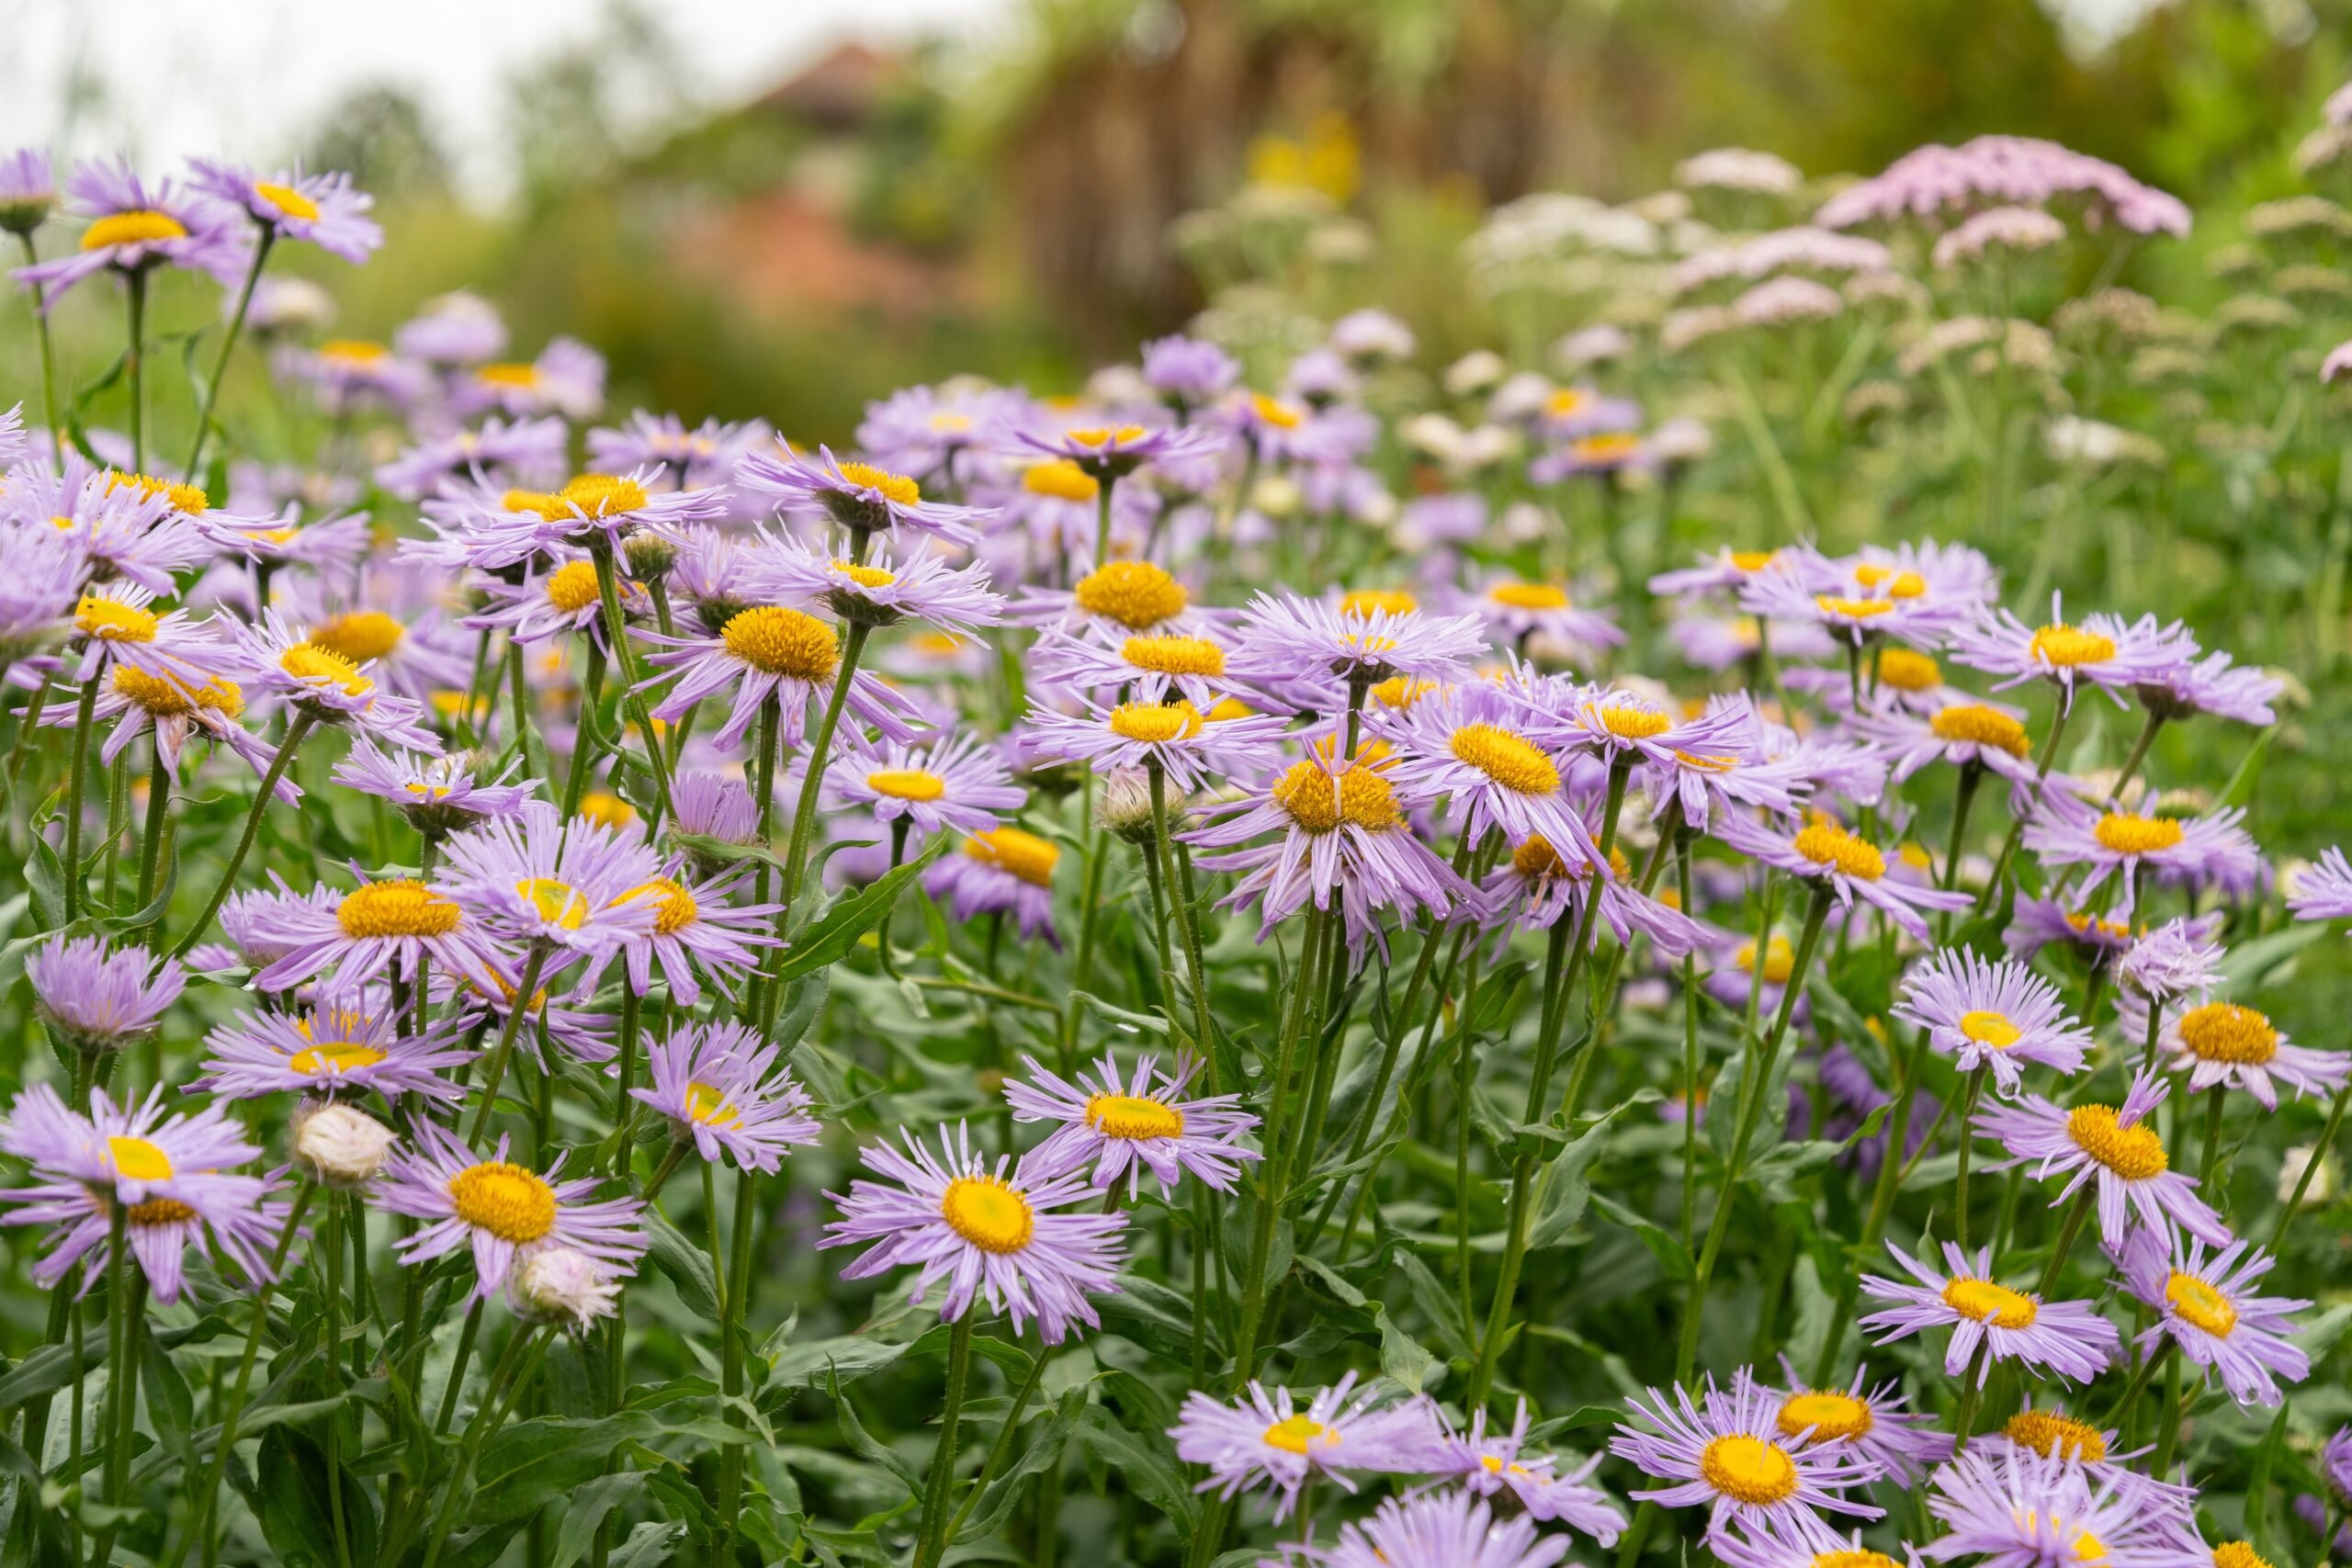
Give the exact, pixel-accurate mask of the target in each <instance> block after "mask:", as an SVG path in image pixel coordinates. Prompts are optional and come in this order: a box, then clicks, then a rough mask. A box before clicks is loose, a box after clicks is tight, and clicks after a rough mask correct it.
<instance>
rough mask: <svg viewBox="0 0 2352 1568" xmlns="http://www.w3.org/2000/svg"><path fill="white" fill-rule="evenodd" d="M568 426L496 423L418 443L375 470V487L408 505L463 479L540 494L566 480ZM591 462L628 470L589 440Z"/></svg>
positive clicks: (533, 421) (552, 422) (547, 422)
mask: <svg viewBox="0 0 2352 1568" xmlns="http://www.w3.org/2000/svg"><path fill="white" fill-rule="evenodd" d="M564 441H565V433H564V427H563V421H561V420H560V419H553V418H548V419H518V420H515V421H512V422H509V421H506V420H502V419H497V418H491V419H486V420H484V421H482V423H481V428H480V429H478V430H460V431H458V432H456V433H455V434H449V435H440V436H435V437H432V438H430V439H428V440H424V441H420V442H418V443H417V444H416V445H415V446H411V447H410V448H409V449H408V450H407V451H405V452H402V453H401V455H400V456H399V457H395V458H393V459H392V460H391V461H390V462H389V463H386V464H383V465H382V466H380V467H379V468H377V470H376V482H377V483H378V484H379V485H381V486H382V487H383V488H384V489H386V490H388V491H391V493H392V494H394V495H397V496H399V497H401V499H402V500H404V501H421V500H423V499H424V497H425V496H428V495H431V494H433V493H434V492H435V491H437V490H439V489H440V488H441V485H442V484H443V482H444V481H445V480H448V479H457V478H458V477H460V476H462V477H464V478H467V479H472V480H474V481H475V482H476V483H478V484H485V485H487V484H514V485H518V486H520V487H522V488H523V489H524V490H525V491H536V490H538V489H540V488H542V487H544V486H548V485H553V484H557V483H559V482H560V481H561V479H562V478H563V470H564V461H563V457H564ZM589 452H590V458H591V460H592V461H594V462H595V463H596V464H597V465H598V466H599V467H600V468H627V467H628V466H629V465H628V464H625V463H617V462H615V463H607V462H606V460H605V456H604V455H603V454H602V453H600V452H598V451H597V450H596V447H595V433H592V434H590V436H589Z"/></svg>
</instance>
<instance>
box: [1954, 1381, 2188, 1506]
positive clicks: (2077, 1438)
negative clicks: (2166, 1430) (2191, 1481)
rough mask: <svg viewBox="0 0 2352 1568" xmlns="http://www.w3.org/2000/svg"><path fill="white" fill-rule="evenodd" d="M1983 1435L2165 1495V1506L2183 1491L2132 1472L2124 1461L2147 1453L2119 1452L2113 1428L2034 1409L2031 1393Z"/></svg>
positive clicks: (2060, 1412) (2052, 1409)
mask: <svg viewBox="0 0 2352 1568" xmlns="http://www.w3.org/2000/svg"><path fill="white" fill-rule="evenodd" d="M1986 1436H1987V1437H1989V1438H1994V1439H1996V1441H1998V1442H2000V1443H2003V1444H2007V1445H2009V1446H2013V1447H2016V1448H2018V1449H2023V1450H2026V1451H2028V1452H2030V1453H2034V1454H2039V1455H2040V1456H2041V1458H2043V1459H2057V1460H2061V1461H2067V1462H2070V1463H2074V1464H2079V1465H2081V1466H2082V1467H2083V1468H2084V1469H2085V1470H2086V1471H2088V1472H2090V1473H2091V1474H2093V1475H2095V1476H2098V1477H2102V1478H2104V1477H2112V1478H2114V1479H2115V1480H2116V1481H2118V1482H2120V1483H2122V1484H2124V1485H2126V1486H2133V1487H2143V1488H2145V1489H2147V1490H2149V1491H2151V1492H2155V1493H2161V1494H2165V1496H2164V1497H2163V1498H2162V1499H2160V1501H2161V1502H2162V1503H2164V1504H2166V1505H2173V1506H2177V1504H2174V1502H2173V1500H2174V1499H2175V1498H2177V1496H2178V1495H2179V1494H2180V1493H2181V1491H2182V1490H2184V1489H2183V1488H2180V1487H2176V1486H2174V1485H2173V1484H2172V1483H2169V1482H2165V1481H2159V1480H2157V1479H2156V1478H2154V1476H2146V1475H2142V1474H2140V1473H2138V1472H2136V1471H2134V1470H2132V1469H2131V1466H2130V1465H2129V1464H2128V1463H2126V1462H2125V1461H2130V1460H2134V1459H2138V1458H2140V1457H2141V1456H2142V1455H2143V1454H2145V1453H2146V1452H2147V1451H2148V1450H2145V1449H2135V1450H2128V1451H2119V1450H2120V1438H2121V1437H2122V1433H2121V1432H2120V1431H2119V1430H2117V1429H2116V1428H2114V1427H2109V1428H2108V1429H2107V1430H2105V1431H2101V1430H2099V1428H2098V1427H2094V1426H2092V1425H2091V1424H2090V1423H2089V1422H2087V1421H2082V1420H2077V1419H2076V1418H2075V1417H2074V1416H2069V1415H2067V1414H2066V1413H2065V1412H2064V1411H2063V1410H2060V1409H2057V1408H2056V1407H2055V1406H2053V1405H2050V1404H2043V1405H2041V1407H2039V1408H2036V1407H2035V1405H2034V1403H2033V1395H2032V1394H2031V1393H2028V1394H2027V1395H2026V1400H2025V1408H2023V1409H2022V1410H2019V1411H2018V1413H2017V1414H2016V1415H2014V1416H2010V1417H2009V1418H2008V1419H2007V1421H2004V1422H2003V1423H2002V1424H2001V1429H2000V1430H1999V1431H1998V1432H1992V1433H1987V1434H1986ZM2192 1495H2193V1493H2192Z"/></svg>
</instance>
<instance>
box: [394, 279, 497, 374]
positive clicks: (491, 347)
mask: <svg viewBox="0 0 2352 1568" xmlns="http://www.w3.org/2000/svg"><path fill="white" fill-rule="evenodd" d="M392 342H393V344H395V345H396V346H398V348H399V349H400V351H401V353H402V354H404V355H407V356H408V357H409V358H411V359H418V360H423V361H424V363H425V364H427V365H480V364H481V363H482V362H484V361H485V360H488V359H491V358H492V357H494V356H495V355H497V354H498V352H499V351H500V350H501V349H503V348H504V347H505V346H506V323H505V322H504V321H502V320H500V319H499V315H498V310H497V308H496V307H495V306H493V305H492V304H491V303H490V301H489V300H487V299H482V298H481V296H479V295H474V294H468V293H465V292H464V291H462V290H460V291H458V292H457V293H454V294H436V295H435V296H434V297H433V298H432V299H427V300H426V301H425V302H424V307H423V309H421V310H418V311H417V313H416V314H415V315H414V316H413V317H411V318H410V319H409V320H408V321H406V322H405V323H403V324H402V325H401V329H400V331H398V332H397V333H393V334H392Z"/></svg>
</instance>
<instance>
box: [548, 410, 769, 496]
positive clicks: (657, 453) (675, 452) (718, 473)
mask: <svg viewBox="0 0 2352 1568" xmlns="http://www.w3.org/2000/svg"><path fill="white" fill-rule="evenodd" d="M769 440H770V435H769V431H768V427H767V426H766V425H764V424H763V423H760V422H759V421H758V420H755V419H746V420H737V421H734V422H732V423H721V422H719V421H718V420H716V419H706V420H704V421H703V422H702V423H700V424H698V425H695V427H694V428H693V429H691V430H689V429H687V428H686V422H685V421H684V420H682V419H680V418H679V417H678V416H677V415H676V414H673V413H665V414H660V415H655V414H650V413H648V412H645V411H644V410H643V409H639V410H637V411H636V412H634V413H631V414H630V415H629V416H628V423H626V424H624V425H622V426H621V427H620V428H619V429H617V430H611V429H606V430H592V431H590V432H589V433H588V461H589V463H590V465H591V466H592V467H594V468H596V469H597V470H598V471H599V472H601V473H608V474H617V473H625V472H628V471H630V470H632V469H639V468H654V469H656V470H659V471H662V472H664V473H666V474H667V476H668V478H669V479H670V483H671V486H672V488H673V489H676V490H706V489H708V488H710V487H711V486H714V485H720V484H724V483H726V482H727V481H728V480H729V479H732V478H734V476H735V468H736V465H737V464H739V463H741V461H742V460H743V459H744V458H746V457H750V456H751V455H752V453H753V452H755V451H757V450H759V449H760V448H761V447H763V446H766V445H768V443H769Z"/></svg>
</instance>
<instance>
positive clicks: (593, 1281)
mask: <svg viewBox="0 0 2352 1568" xmlns="http://www.w3.org/2000/svg"><path fill="white" fill-rule="evenodd" d="M620 1297H621V1287H620V1281H619V1280H618V1278H617V1277H616V1275H615V1274H614V1273H613V1271H612V1269H610V1268H609V1267H607V1266H606V1265H605V1264H603V1263H601V1262H599V1261H597V1260H596V1259H595V1258H591V1257H589V1256H588V1255H587V1254H586V1253H584V1252H575V1251H573V1250H572V1249H571V1247H548V1249H547V1250H546V1251H544V1252H535V1253H533V1254H532V1255H531V1256H530V1257H528V1258H524V1259H523V1260H522V1262H520V1263H519V1264H517V1265H516V1266H515V1271H514V1272H513V1273H511V1274H509V1275H508V1276H507V1277H506V1304H507V1305H508V1306H509V1307H512V1308H513V1309H514V1312H515V1316H517V1317H519V1318H521V1319H523V1320H524V1321H525V1322H526V1323H540V1324H558V1325H561V1326H563V1327H565V1328H568V1329H570V1330H571V1332H573V1333H574V1334H584V1333H586V1332H587V1330H588V1327H589V1325H592V1324H594V1322H595V1321H596V1320H597V1319H598V1318H601V1317H608V1316H610V1315H611V1314H613V1313H614V1312H615V1311H616V1309H617V1308H618V1307H619V1305H620Z"/></svg>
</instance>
